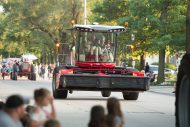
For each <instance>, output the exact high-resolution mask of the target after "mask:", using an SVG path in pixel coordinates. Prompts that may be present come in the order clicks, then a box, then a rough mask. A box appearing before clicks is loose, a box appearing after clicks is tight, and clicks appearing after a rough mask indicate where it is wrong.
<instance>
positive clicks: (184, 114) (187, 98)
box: [176, 76, 190, 127]
mask: <svg viewBox="0 0 190 127" xmlns="http://www.w3.org/2000/svg"><path fill="white" fill-rule="evenodd" d="M178 99H179V100H178V102H177V105H178V109H177V110H176V111H177V115H178V116H176V117H178V119H177V120H179V121H177V122H178V123H179V127H190V78H188V77H187V76H184V77H183V79H182V81H181V84H180V86H179V94H178Z"/></svg>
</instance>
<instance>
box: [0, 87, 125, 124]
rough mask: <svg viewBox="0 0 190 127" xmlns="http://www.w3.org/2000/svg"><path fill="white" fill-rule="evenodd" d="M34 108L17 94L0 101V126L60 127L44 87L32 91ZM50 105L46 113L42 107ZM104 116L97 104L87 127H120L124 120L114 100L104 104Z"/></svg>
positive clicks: (50, 98) (50, 97)
mask: <svg viewBox="0 0 190 127" xmlns="http://www.w3.org/2000/svg"><path fill="white" fill-rule="evenodd" d="M34 102H35V104H34V105H30V104H29V100H28V99H26V98H23V97H22V96H21V95H11V96H9V97H8V98H7V99H6V101H5V102H2V101H0V126H1V127H61V124H60V122H59V121H58V120H57V117H56V109H55V106H54V100H53V97H52V95H51V92H50V91H49V90H47V89H44V88H39V89H36V90H35V91H34ZM47 106H50V107H51V109H50V110H46V108H45V107H47ZM107 112H108V113H107V114H106V113H105V109H104V108H103V107H102V106H101V105H95V106H93V107H92V109H91V111H90V121H89V123H88V127H122V125H123V124H124V117H123V114H122V111H121V108H120V103H119V100H118V99H117V98H109V99H108V101H107Z"/></svg>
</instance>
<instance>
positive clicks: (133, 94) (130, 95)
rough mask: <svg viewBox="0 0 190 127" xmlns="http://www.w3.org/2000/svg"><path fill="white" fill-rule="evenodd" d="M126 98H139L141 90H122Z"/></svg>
mask: <svg viewBox="0 0 190 127" xmlns="http://www.w3.org/2000/svg"><path fill="white" fill-rule="evenodd" d="M122 93H123V98H124V100H137V99H138V97H139V92H122Z"/></svg>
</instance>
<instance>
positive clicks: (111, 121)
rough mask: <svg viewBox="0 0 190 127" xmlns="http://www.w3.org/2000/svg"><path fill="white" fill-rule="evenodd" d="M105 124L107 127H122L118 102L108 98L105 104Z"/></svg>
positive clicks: (122, 122) (121, 116) (122, 121)
mask: <svg viewBox="0 0 190 127" xmlns="http://www.w3.org/2000/svg"><path fill="white" fill-rule="evenodd" d="M107 109H108V115H107V124H108V126H109V127H122V125H123V124H124V118H123V115H122V112H121V108H120V103H119V100H118V99H116V98H109V99H108V102H107Z"/></svg>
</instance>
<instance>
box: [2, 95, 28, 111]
mask: <svg viewBox="0 0 190 127" xmlns="http://www.w3.org/2000/svg"><path fill="white" fill-rule="evenodd" d="M24 104H25V100H24V99H23V97H22V96H20V95H12V96H9V97H8V98H7V100H6V103H5V108H6V109H16V108H18V107H20V106H22V105H24Z"/></svg>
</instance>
